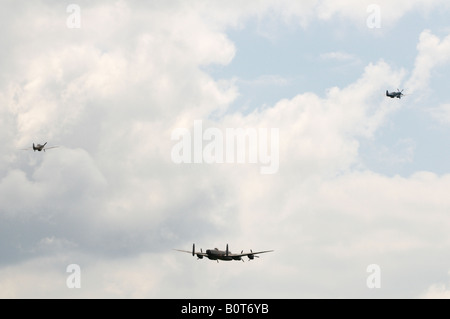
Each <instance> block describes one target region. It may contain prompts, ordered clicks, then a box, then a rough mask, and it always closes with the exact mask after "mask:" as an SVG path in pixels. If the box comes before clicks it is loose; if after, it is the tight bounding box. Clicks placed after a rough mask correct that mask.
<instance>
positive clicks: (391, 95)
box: [386, 89, 405, 99]
mask: <svg viewBox="0 0 450 319" xmlns="http://www.w3.org/2000/svg"><path fill="white" fill-rule="evenodd" d="M403 95H405V94H403V90H401V91H400V90H399V89H397V92H389V91H388V90H386V96H389V97H390V98H391V99H393V98H395V97H396V98H398V99H401V98H402V96H403Z"/></svg>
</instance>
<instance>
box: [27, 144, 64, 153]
mask: <svg viewBox="0 0 450 319" xmlns="http://www.w3.org/2000/svg"><path fill="white" fill-rule="evenodd" d="M46 145H47V142H45V143H44V144H42V145H41V144H37V145H34V143H33V147H28V148H23V149H22V150H23V151H27V150H33V151H34V152H36V151H38V152H41V151H44V152H45V150H49V149H52V148H57V147H59V146H51V147H45V146H46Z"/></svg>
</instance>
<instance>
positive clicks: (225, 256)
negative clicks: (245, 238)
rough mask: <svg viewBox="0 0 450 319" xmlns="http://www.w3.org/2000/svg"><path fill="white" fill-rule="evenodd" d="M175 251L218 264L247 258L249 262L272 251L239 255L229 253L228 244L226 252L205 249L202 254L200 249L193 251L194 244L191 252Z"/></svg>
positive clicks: (242, 252)
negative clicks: (204, 258)
mask: <svg viewBox="0 0 450 319" xmlns="http://www.w3.org/2000/svg"><path fill="white" fill-rule="evenodd" d="M175 250H176V251H181V252H183V253H189V254H192V256H195V255H197V260H198V259H203V257H207V258H208V259H210V260H217V262H219V260H227V261H228V260H242V261H244V260H243V259H242V257H245V256H247V257H248V259H249V260H253V259H254V258H255V257H257V258H259V256H256V255H257V254H263V253H269V252H272V251H273V250H264V251H257V252H253V251H252V250H251V249H250V252H249V253H244V251H241V253H240V254H233V253H232V252H231V251H229V250H228V244H227V247H226V250H225V251H223V250H219V249H217V248H214V249H207V250H206V252H205V253H204V252H203V250H202V249H200V251H195V244H193V245H192V251H188V250H180V249H175Z"/></svg>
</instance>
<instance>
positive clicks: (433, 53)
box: [405, 30, 450, 92]
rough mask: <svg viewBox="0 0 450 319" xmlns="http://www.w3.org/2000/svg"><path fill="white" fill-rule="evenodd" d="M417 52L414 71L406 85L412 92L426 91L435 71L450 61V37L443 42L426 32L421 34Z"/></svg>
mask: <svg viewBox="0 0 450 319" xmlns="http://www.w3.org/2000/svg"><path fill="white" fill-rule="evenodd" d="M417 50H418V55H417V57H416V61H415V65H414V70H413V72H412V74H411V77H410V78H409V80H408V81H407V82H406V84H405V87H406V88H407V89H408V91H411V92H414V91H424V90H425V91H426V90H427V89H428V85H429V81H430V77H431V72H432V71H433V69H434V68H436V67H438V66H440V65H442V64H444V63H448V62H449V61H450V36H447V37H445V38H444V39H442V40H441V39H439V37H438V36H436V35H434V34H432V33H431V31H430V30H425V31H423V32H422V33H421V34H420V38H419V43H418V44H417Z"/></svg>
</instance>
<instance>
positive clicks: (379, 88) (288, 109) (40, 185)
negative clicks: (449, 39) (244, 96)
mask: <svg viewBox="0 0 450 319" xmlns="http://www.w3.org/2000/svg"><path fill="white" fill-rule="evenodd" d="M349 3H350V2H348V3H347V4H349ZM351 3H353V2H351ZM417 3H419V2H416V4H417ZM316 5H317V1H310V2H308V3H307V4H306V5H305V4H304V2H301V3H300V2H295V4H294V2H292V1H281V2H273V1H257V2H255V1H251V2H245V3H241V2H239V3H238V2H232V3H230V4H229V5H224V4H223V3H218V2H215V3H211V2H200V1H197V2H195V3H194V4H189V5H188V4H186V3H184V2H181V1H180V2H177V1H175V2H170V3H169V4H167V2H164V4H163V2H158V3H152V4H150V7H147V6H146V5H143V4H136V3H133V4H130V3H128V2H123V1H118V2H115V3H114V4H112V5H110V4H109V3H107V2H101V3H100V4H97V5H92V6H88V5H86V6H82V28H81V29H79V30H75V29H67V28H66V27H65V19H64V18H65V14H66V13H65V10H62V11H61V13H60V12H59V11H57V9H58V8H56V9H50V8H47V7H45V6H42V7H41V6H38V8H37V9H39V10H41V11H39V10H38V11H37V12H32V13H33V14H32V13H30V12H29V11H28V10H25V12H22V11H20V14H22V15H23V16H24V17H25V18H26V19H23V20H22V21H23V24H19V25H17V27H18V28H19V29H18V31H17V32H18V33H17V34H15V36H17V40H14V41H17V42H14V41H13V40H12V39H10V42H11V43H12V44H15V46H14V50H13V51H14V52H15V53H16V54H17V56H15V58H17V59H13V58H12V56H13V55H12V53H10V55H9V59H10V60H11V61H14V62H12V63H11V64H12V66H9V68H11V70H13V71H14V72H12V71H9V73H8V74H10V75H11V78H10V80H9V81H6V82H5V80H2V82H0V83H3V85H2V86H1V87H0V101H1V105H2V106H0V112H1V114H2V117H1V119H0V121H1V124H2V128H1V129H2V133H3V132H5V135H0V136H1V137H0V139H2V142H4V140H3V136H8V138H13V141H14V144H15V145H14V147H15V146H19V147H25V146H28V145H29V144H31V143H32V142H33V141H35V142H43V141H41V140H42V139H44V140H47V139H48V140H49V142H50V141H51V143H58V144H61V146H62V147H60V148H59V149H55V150H52V151H51V152H50V151H49V152H46V153H38V152H28V153H27V152H23V153H20V154H16V150H13V147H12V146H8V148H7V151H8V154H9V157H4V159H3V161H2V162H1V166H0V169H1V171H0V204H1V205H0V206H1V207H2V211H1V212H0V218H1V219H2V223H1V224H0V228H1V230H2V231H0V234H2V240H1V242H2V243H1V244H0V248H1V249H2V253H3V256H4V258H3V259H2V264H1V267H0V286H2V287H6V288H5V289H3V296H4V297H23V296H24V297H30V296H31V297H35V296H38V297H48V296H64V297H99V296H100V297H104V296H107V297H155V298H159V297H169V298H170V297H172V296H180V297H183V298H184V297H199V296H200V297H211V296H213V297H233V296H236V290H235V287H234V286H233V285H234V283H235V282H239V283H241V286H244V287H245V288H243V290H242V291H240V292H238V294H239V297H241V296H243V297H254V296H255V295H257V296H261V297H267V296H269V297H271V296H274V297H280V296H282V297H290V298H292V297H294V298H295V297H297V296H305V295H306V296H311V295H312V296H320V295H321V293H322V292H323V294H324V295H327V296H333V295H334V296H335V292H336V289H337V288H339V289H343V288H342V287H345V286H346V284H347V283H348V282H349V280H350V281H351V283H353V281H352V279H351V278H352V277H353V275H354V274H357V273H358V269H359V268H360V269H361V271H362V273H363V275H364V274H365V269H366V266H367V264H366V261H367V260H369V259H371V258H376V259H379V260H381V261H390V262H392V264H394V265H395V266H396V267H398V268H402V266H404V265H405V262H404V261H402V257H403V256H405V254H406V255H407V256H408V257H410V256H413V257H410V258H412V259H413V258H414V257H415V256H424V254H423V253H422V249H423V250H430V249H431V250H436V251H437V252H438V253H440V252H442V251H444V250H446V248H447V247H448V244H449V239H448V235H447V230H448V226H449V225H448V223H449V221H448V218H447V215H446V208H447V207H448V205H449V202H448V199H447V198H448V196H447V193H446V191H445V190H446V189H448V187H449V186H450V185H449V177H448V176H447V175H444V176H438V175H436V174H434V173H431V172H420V173H417V174H415V175H412V176H410V177H408V178H401V177H398V176H396V177H392V178H388V177H385V176H382V175H379V174H375V173H373V172H357V171H355V169H354V167H358V166H359V165H360V164H361V163H360V158H359V143H360V142H359V141H360V139H370V138H373V136H374V134H375V133H376V132H377V131H378V130H380V128H381V127H382V126H383V124H384V123H385V121H386V120H387V119H388V118H389V116H390V115H391V114H393V112H395V111H396V110H397V107H398V106H397V107H395V106H393V105H392V103H390V102H391V100H387V99H386V98H385V96H384V95H383V92H384V90H385V88H386V87H390V86H396V85H397V83H400V82H401V81H402V79H403V78H404V76H405V71H404V70H395V69H393V68H392V67H391V66H390V65H389V64H388V63H386V62H384V61H378V62H375V63H370V64H368V65H367V66H366V67H365V69H364V70H363V72H362V74H361V76H360V78H359V79H355V80H354V81H353V83H351V84H349V85H347V86H338V85H337V86H335V87H332V88H330V89H329V90H328V91H327V93H326V94H325V95H324V96H320V95H319V94H316V93H313V92H305V93H301V94H297V95H296V96H294V97H292V98H289V99H282V100H280V101H278V102H277V103H275V104H274V105H272V106H270V107H267V108H265V109H257V110H255V111H253V112H251V113H250V114H247V115H244V114H241V113H232V114H227V115H224V116H222V114H223V111H224V110H226V109H227V107H229V105H230V103H231V102H233V101H234V100H235V98H236V97H237V95H238V87H237V84H236V82H235V81H234V80H233V79H231V80H227V79H225V80H220V81H218V80H215V79H213V78H212V77H211V76H210V75H208V74H207V73H205V72H204V71H202V66H205V65H209V64H220V65H227V64H228V63H229V62H230V61H231V60H232V59H233V57H234V55H235V52H236V48H235V45H234V44H233V43H232V42H231V41H230V40H229V39H228V37H227V35H226V33H224V31H225V29H226V27H228V26H232V27H239V26H242V24H244V23H245V21H246V19H247V18H248V17H250V16H256V17H258V18H260V19H265V18H266V17H267V16H268V15H269V16H270V15H273V18H274V19H275V20H276V21H279V20H281V21H283V22H284V23H294V22H295V23H299V24H301V25H303V26H305V25H306V23H307V22H309V21H310V19H312V18H313V17H314V12H315V11H314V10H319V11H320V12H321V15H320V16H319V17H322V18H330V17H331V16H333V15H334V14H335V13H337V12H342V13H343V14H344V15H345V16H355V17H356V16H357V17H360V16H361V17H365V15H366V14H367V12H366V11H365V7H364V8H363V7H362V5H358V6H356V7H351V8H348V9H347V7H344V6H342V5H341V4H334V2H333V3H331V2H326V1H324V2H321V6H320V7H319V8H318V9H317V7H316ZM59 9H65V8H62V7H61V8H59ZM137 9H139V10H137ZM218 9H221V10H218ZM357 9H364V10H362V13H359V12H358V13H356V11H354V10H357ZM20 14H19V15H20ZM209 14H210V15H209ZM396 14H397V15H400V13H396ZM30 15H31V16H30ZM33 17H35V18H36V19H33ZM51 17H52V18H53V19H48V18H51ZM297 17H300V21H296V20H295V19H296V18H297ZM228 19H230V20H228ZM363 21H365V20H363ZM58 23H61V26H60V27H58V26H59V24H58ZM26 31H27V32H26ZM11 38H14V37H11ZM55 39H60V42H58V41H56V40H55ZM435 40H436V39H435V38H434V36H433V35H431V34H430V33H424V34H423V35H422V37H421V41H420V43H421V44H420V45H419V46H418V49H419V55H418V58H417V61H418V62H417V65H416V70H417V71H416V72H415V73H413V79H414V78H416V76H415V75H414V74H417V76H418V75H419V74H422V75H423V74H425V75H426V74H428V73H427V72H429V71H428V70H430V69H431V68H432V67H434V64H433V65H430V64H427V63H425V62H424V61H428V59H429V57H430V56H433V57H434V53H436V52H438V53H439V54H438V56H439V57H440V56H441V54H442V53H443V52H446V49H445V43H446V40H444V41H443V42H441V44H439V41H437V42H436V41H435ZM429 41H431V44H432V48H431V49H430V51H429V52H431V53H430V54H428V53H429V52H428V51H427V50H425V48H424V47H423V46H424V45H425V43H428V42H429ZM443 43H444V46H441V45H442V44H443ZM425 51H426V52H425ZM343 52H344V51H333V52H330V53H328V54H325V55H324V56H323V58H334V59H341V60H349V59H354V58H356V57H354V56H352V55H348V54H346V53H343ZM427 52H428V53H427ZM6 55H7V56H8V54H6ZM424 56H426V57H427V58H423V60H421V57H424ZM444 60H445V59H444V58H442V63H444ZM17 61H19V62H17ZM438 61H439V59H438ZM445 61H446V60H445ZM420 66H424V67H423V68H422V67H420ZM427 66H428V67H427ZM267 83H271V84H279V85H284V84H286V79H285V78H284V77H282V76H281V75H280V76H271V75H269V76H264V75H263V76H261V77H259V78H257V79H256V84H260V85H261V86H262V85H263V84H264V85H265V84H267ZM380 92H381V93H380ZM444 108H445V107H444ZM215 112H217V113H218V114H219V116H217V117H214V119H211V118H208V117H209V116H210V115H211V114H212V113H215ZM215 114H216V113H215ZM3 115H4V116H3ZM195 119H203V120H204V121H205V124H206V123H208V125H211V126H214V127H217V128H221V129H224V128H227V127H230V128H245V127H254V128H257V127H264V128H272V127H274V128H279V129H280V168H279V172H278V173H277V174H274V175H273V176H263V175H261V174H259V166H258V165H252V164H242V165H241V164H229V165H228V164H212V165H195V164H191V165H188V164H186V165H175V164H174V163H173V162H172V161H171V157H170V154H171V148H172V146H173V142H172V141H171V139H170V135H171V132H172V130H173V129H174V128H176V127H185V128H191V126H192V125H193V121H194V120H195ZM3 124H5V126H3ZM412 145H413V143H412V142H411V143H410V141H409V140H406V142H405V143H402V146H405V149H406V151H410V150H411V147H412ZM411 152H412V150H411ZM407 155H411V154H410V153H407ZM402 159H403V160H409V159H410V156H407V157H406V159H405V158H402ZM11 229H14V233H15V234H12V232H11V231H8V230H11ZM193 241H196V242H197V243H198V245H199V247H203V249H206V248H212V247H207V246H208V245H211V246H213V247H214V246H217V247H223V246H224V245H225V244H226V243H229V244H230V247H232V249H233V250H240V249H245V250H248V249H253V250H257V249H275V252H274V253H273V254H271V255H269V254H268V255H264V256H262V257H261V259H260V260H257V261H252V262H250V263H245V264H244V263H235V264H233V263H231V264H224V265H223V264H221V265H219V267H223V268H221V271H220V272H218V271H217V266H218V265H216V264H215V263H207V262H205V260H202V261H198V262H197V263H196V262H195V260H194V259H193V260H190V259H189V258H192V257H191V256H189V255H188V254H186V255H183V254H180V255H178V253H176V252H172V251H171V252H168V250H170V249H171V248H184V249H189V247H190V245H191V244H192V242H193ZM172 245H182V246H183V247H172ZM243 245H245V247H243ZM292 251H295V252H297V253H298V255H295V254H294V255H292ZM395 254H399V256H398V257H396V256H395ZM392 255H394V257H392V259H390V258H389V257H391V256H392ZM425 256H428V255H426V254H425ZM305 257H306V258H305ZM13 261H14V262H13ZM200 262H201V263H200ZM371 262H373V261H371ZM71 263H79V264H80V266H81V269H82V276H83V277H82V278H83V279H82V289H81V290H76V291H75V290H69V289H68V288H67V287H65V286H64V283H65V279H66V277H67V275H68V274H67V273H65V267H66V266H67V265H68V264H71ZM238 265H239V266H240V267H239V268H237V267H236V266H238ZM360 266H361V267H360ZM244 267H245V268H244ZM414 267H416V266H413V267H412V268H413V269H416V268H414ZM334 268H340V271H338V272H336V271H335V269H334ZM299 269H301V270H299ZM342 269H345V270H344V271H342ZM219 274H220V275H219ZM340 274H342V278H341V276H339V275H340ZM263 275H264V276H265V278H268V280H267V282H264V283H261V281H260V278H261V276H263ZM362 282H363V283H364V282H365V279H364V278H363V280H362ZM230 283H232V284H230ZM255 284H257V285H258V286H255ZM281 284H282V286H281ZM302 284H306V286H307V287H308V289H310V291H304V290H302V289H300V288H299V287H304V286H302ZM269 285H270V286H269ZM338 286H340V287H338ZM254 287H257V288H256V289H255V288H254ZM273 287H276V288H277V289H274V288H273ZM352 287H354V285H352ZM299 289H300V290H299ZM305 289H306V288H305ZM308 289H307V290H308ZM349 291H350V290H347V291H344V292H341V293H339V295H351V294H352V292H349ZM393 294H397V295H402V294H404V291H401V290H396V291H394V292H393Z"/></svg>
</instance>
